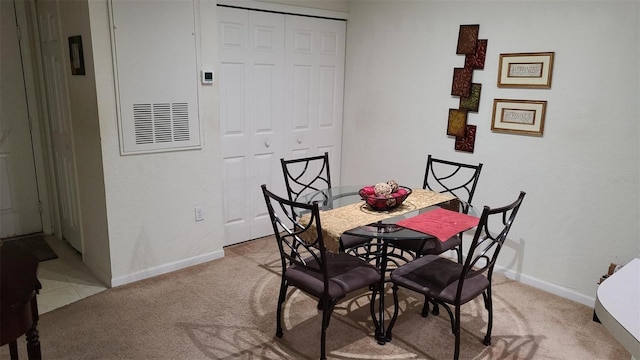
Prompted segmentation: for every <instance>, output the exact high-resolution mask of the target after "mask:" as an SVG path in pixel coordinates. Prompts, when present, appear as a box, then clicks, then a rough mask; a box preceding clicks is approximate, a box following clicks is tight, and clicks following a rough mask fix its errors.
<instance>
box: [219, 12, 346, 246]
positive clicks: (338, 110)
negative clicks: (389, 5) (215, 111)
mask: <svg viewBox="0 0 640 360" xmlns="http://www.w3.org/2000/svg"><path fill="white" fill-rule="evenodd" d="M218 16H219V31H220V33H219V37H220V59H221V61H220V70H219V76H218V81H219V87H220V123H221V146H222V158H223V159H222V162H223V163H222V172H223V177H224V181H223V182H224V189H223V190H224V191H223V193H224V221H225V230H226V241H225V244H226V245H230V244H235V243H238V242H241V241H245V240H249V239H254V238H258V237H261V236H265V235H268V234H271V233H272V232H273V229H272V228H271V224H270V222H269V219H268V213H267V209H266V207H265V204H264V198H263V197H262V193H261V190H260V185H261V184H267V187H268V188H269V189H270V190H272V191H274V192H275V193H277V194H281V195H282V196H286V195H285V194H286V192H285V187H284V178H283V176H282V170H281V167H280V158H287V159H289V158H298V157H306V156H313V155H318V154H322V153H324V152H329V154H330V164H331V178H332V181H333V182H334V183H336V184H337V183H339V180H340V152H341V141H342V104H343V84H344V56H345V35H346V23H345V22H344V21H342V20H334V19H326V18H316V17H307V16H298V15H289V14H282V13H275V12H265V11H255V10H248V9H238V8H230V7H224V6H219V7H218Z"/></svg>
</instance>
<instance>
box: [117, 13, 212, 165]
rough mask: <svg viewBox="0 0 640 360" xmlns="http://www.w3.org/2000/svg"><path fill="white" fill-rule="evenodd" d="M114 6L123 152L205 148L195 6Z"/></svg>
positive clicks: (121, 150)
mask: <svg viewBox="0 0 640 360" xmlns="http://www.w3.org/2000/svg"><path fill="white" fill-rule="evenodd" d="M110 4H111V10H112V19H111V20H112V22H113V27H112V34H113V39H114V41H113V44H114V46H113V56H114V62H115V72H116V77H117V80H116V82H117V83H116V86H117V90H118V104H119V109H120V111H119V113H118V125H119V132H120V152H121V154H123V155H128V154H141V153H149V152H160V151H173V150H189V149H199V148H201V134H200V120H199V116H198V87H199V85H200V82H199V77H198V71H197V69H198V64H197V61H196V60H197V53H198V51H197V46H196V45H197V41H196V37H195V34H196V31H195V24H196V21H195V15H194V14H195V12H194V2H193V1H168V2H166V3H163V6H161V7H159V6H157V4H156V3H155V2H154V1H148V2H145V1H111V2H110ZM158 22H161V23H162V24H163V26H161V27H149V26H147V24H150V23H158Z"/></svg>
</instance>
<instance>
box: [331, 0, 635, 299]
mask: <svg viewBox="0 0 640 360" xmlns="http://www.w3.org/2000/svg"><path fill="white" fill-rule="evenodd" d="M349 5H350V14H349V20H348V22H347V64H346V85H345V87H346V89H345V114H344V136H343V141H344V144H343V159H342V169H341V170H342V182H343V183H356V184H357V183H371V182H377V181H381V180H387V179H389V178H395V179H396V180H398V182H400V183H401V184H409V185H418V186H419V185H420V184H421V180H422V177H423V174H424V166H425V163H426V157H427V154H433V155H434V156H436V157H442V158H446V159H451V160H455V161H462V162H469V163H474V162H476V163H477V162H482V163H484V168H483V170H482V175H481V177H480V181H479V184H478V189H477V193H476V197H475V200H474V203H475V204H476V205H484V204H487V205H492V206H498V205H504V204H506V203H508V202H511V201H512V200H515V198H516V197H517V195H518V192H519V191H520V190H524V191H526V192H527V196H526V198H525V200H524V203H523V206H522V208H521V211H520V213H519V215H518V218H517V219H516V222H515V224H514V226H513V228H512V230H511V233H510V236H509V238H508V240H507V242H506V245H505V248H504V249H503V253H502V254H501V259H500V260H501V261H499V265H500V266H502V267H505V268H507V269H508V270H510V271H511V273H512V275H514V274H517V275H516V276H517V277H518V278H520V279H521V280H522V281H524V282H528V283H531V284H534V285H536V286H539V287H542V288H545V289H547V290H550V291H553V292H555V293H558V294H560V295H563V296H565V297H568V298H572V299H574V300H577V301H580V302H583V303H585V304H592V303H593V298H594V297H595V290H596V282H597V281H598V279H599V278H600V276H601V275H602V274H604V273H606V271H607V268H608V265H609V263H610V262H615V263H619V264H624V263H626V262H628V261H630V260H631V259H632V258H634V257H636V256H638V255H639V253H640V232H639V227H638V223H639V221H638V220H639V219H640V215H639V210H638V209H639V201H640V199H639V196H638V194H639V192H640V191H639V190H640V189H639V184H640V176H639V172H640V170H639V165H640V159H639V156H640V149H639V145H638V144H639V143H640V142H639V129H638V122H639V118H640V110H639V105H638V103H639V99H640V90H639V83H640V72H639V70H638V69H639V68H640V57H639V56H640V55H639V54H640V35H639V33H640V3H638V2H637V1H636V2H632V1H601V2H596V1H584V2H578V1H571V2H555V1H554V2H551V1H548V2H547V1H533V2H527V1H517V2H516V1H512V2H507V1H498V2H489V1H470V2H463V1H446V2H445V1H352V2H350V4H349ZM462 24H480V36H479V37H480V38H481V39H488V49H487V57H486V62H485V69H484V70H475V71H474V75H473V81H474V82H479V83H481V84H482V94H481V103H480V109H479V112H478V113H477V114H474V113H471V114H470V116H469V124H474V125H477V127H478V128H477V137H476V143H475V152H474V153H473V154H470V153H464V152H456V151H454V139H453V138H452V137H449V136H447V135H446V125H447V116H448V109H449V108H458V101H459V100H458V97H454V96H451V95H450V92H451V80H452V75H453V68H454V67H462V66H463V65H464V56H462V55H456V53H455V52H456V45H457V38H458V30H459V26H460V25H462ZM546 51H554V52H555V63H554V69H553V82H552V88H551V89H548V90H540V89H535V90H533V89H529V90H524V89H504V88H497V86H496V80H497V70H498V59H499V55H500V54H501V53H515V52H546ZM495 98H507V99H529V100H546V101H548V105H547V113H546V122H545V128H544V136H543V137H529V136H521V135H512V134H499V133H492V132H491V123H490V119H491V116H492V105H493V99H495ZM380 164H384V165H383V166H381V165H380ZM390 164H391V165H390Z"/></svg>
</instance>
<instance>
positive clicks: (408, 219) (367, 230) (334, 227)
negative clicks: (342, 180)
mask: <svg viewBox="0 0 640 360" xmlns="http://www.w3.org/2000/svg"><path fill="white" fill-rule="evenodd" d="M362 188H363V186H336V187H331V188H328V189H323V190H319V191H314V192H312V193H309V194H307V195H306V196H304V197H303V199H304V201H306V202H307V203H317V204H318V207H319V209H320V222H321V228H322V233H323V234H322V235H323V239H324V243H325V248H326V249H327V250H328V251H330V252H337V251H340V237H341V236H343V235H351V236H359V237H365V238H369V239H371V241H369V242H366V243H365V244H362V245H360V246H357V247H355V248H352V249H347V250H346V252H348V253H351V254H353V255H355V256H358V257H360V258H362V259H364V260H365V261H367V262H370V263H372V264H374V265H375V266H376V267H377V268H378V270H379V271H380V274H381V278H380V282H379V283H378V286H377V288H374V289H373V291H372V297H371V302H372V303H374V306H375V302H376V300H377V301H378V307H377V314H376V313H373V314H372V315H373V316H372V317H373V319H372V320H373V324H374V327H375V338H376V340H377V341H378V344H380V345H384V344H385V343H387V342H389V341H391V334H386V333H385V301H384V294H385V287H386V283H387V280H388V276H387V275H388V273H389V272H390V271H392V270H393V269H395V267H397V266H400V265H401V264H402V263H404V262H407V261H410V260H412V257H411V256H407V255H406V254H405V252H404V251H403V250H400V249H398V248H395V247H394V246H393V243H394V241H398V240H410V241H417V242H421V241H445V240H446V239H448V238H450V237H451V236H454V235H456V234H459V233H461V232H464V231H466V230H469V229H471V228H473V227H475V226H476V225H477V224H478V220H479V219H478V218H477V217H475V216H472V215H473V214H476V213H477V212H476V211H475V209H473V207H472V206H471V205H470V204H466V203H464V202H462V201H461V200H459V199H457V198H456V197H455V196H453V195H451V194H448V193H438V192H434V191H431V190H425V189H422V188H413V189H411V190H412V191H411V194H410V195H409V196H408V197H407V198H406V200H404V202H402V204H401V205H399V206H397V207H394V208H392V209H388V210H376V209H373V208H372V207H370V206H369V205H367V204H366V202H365V201H364V199H363V198H362V197H361V196H360V194H359V191H360V189H362ZM463 208H464V209H465V212H466V213H467V214H469V213H470V214H471V215H467V214H463V213H460V212H458V211H453V209H463ZM378 296H379V299H377V298H378Z"/></svg>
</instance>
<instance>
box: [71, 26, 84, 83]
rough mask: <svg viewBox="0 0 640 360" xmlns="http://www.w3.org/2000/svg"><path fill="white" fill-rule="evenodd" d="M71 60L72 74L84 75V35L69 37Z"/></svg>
mask: <svg viewBox="0 0 640 360" xmlns="http://www.w3.org/2000/svg"><path fill="white" fill-rule="evenodd" d="M69 61H70V63H71V74H72V75H84V74H85V73H84V54H83V52H82V36H80V35H77V36H70V37H69Z"/></svg>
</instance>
